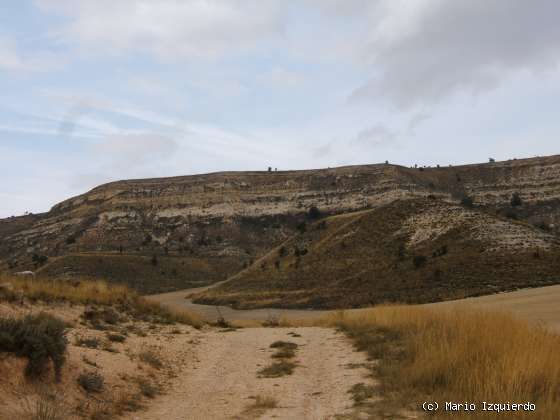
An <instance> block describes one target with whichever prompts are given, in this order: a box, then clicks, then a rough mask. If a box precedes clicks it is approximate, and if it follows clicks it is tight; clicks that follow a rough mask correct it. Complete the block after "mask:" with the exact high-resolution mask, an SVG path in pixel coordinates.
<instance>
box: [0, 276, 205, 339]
mask: <svg viewBox="0 0 560 420" xmlns="http://www.w3.org/2000/svg"><path fill="white" fill-rule="evenodd" d="M0 280H1V281H2V282H3V283H8V284H9V285H10V287H11V289H6V288H2V290H8V291H9V294H6V293H0V300H2V299H4V300H10V301H12V300H13V297H14V296H16V297H17V298H18V299H20V298H21V297H24V298H25V299H27V300H30V301H32V302H34V301H44V302H70V303H76V304H83V305H91V306H90V307H88V308H87V309H86V310H85V311H84V314H83V315H82V318H83V319H84V320H85V321H87V322H89V323H90V325H91V326H92V327H94V328H96V329H100V330H104V329H109V328H111V327H113V326H115V325H118V324H120V323H122V322H125V321H126V320H127V318H128V317H132V318H133V319H136V320H139V321H145V322H153V323H159V324H174V323H181V324H186V325H191V326H193V327H195V328H200V327H202V325H203V324H204V323H203V322H202V320H201V319H200V318H199V317H198V316H197V315H196V314H193V313H191V312H188V311H183V310H172V309H168V308H165V307H163V306H161V305H160V304H158V303H156V302H150V301H148V300H147V299H145V298H143V297H141V296H139V295H138V294H137V293H136V292H135V291H133V290H131V289H129V288H128V287H126V286H123V285H115V284H109V283H107V282H105V281H102V280H76V281H67V280H44V279H29V278H19V277H6V276H2V277H1V278H0Z"/></svg>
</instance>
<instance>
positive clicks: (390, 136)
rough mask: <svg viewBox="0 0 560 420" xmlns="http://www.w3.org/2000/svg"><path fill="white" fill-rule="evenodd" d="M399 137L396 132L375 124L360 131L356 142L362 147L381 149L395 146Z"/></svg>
mask: <svg viewBox="0 0 560 420" xmlns="http://www.w3.org/2000/svg"><path fill="white" fill-rule="evenodd" d="M397 137H398V136H397V134H396V133H395V132H393V131H391V130H390V129H388V128H387V127H385V126H384V125H381V124H375V125H373V126H371V127H368V128H366V129H364V130H362V131H360V132H359V133H358V134H357V135H356V137H355V138H354V142H355V143H358V144H362V145H364V144H365V145H369V146H375V147H381V146H388V145H391V144H393V143H394V142H395V140H396V139H397Z"/></svg>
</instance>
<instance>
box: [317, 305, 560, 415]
mask: <svg viewBox="0 0 560 420" xmlns="http://www.w3.org/2000/svg"><path fill="white" fill-rule="evenodd" d="M327 323H328V324H330V325H334V326H338V327H340V328H342V329H343V330H344V331H346V332H347V333H348V335H349V336H350V337H352V338H353V339H354V340H355V343H356V345H357V347H358V348H360V349H361V350H365V351H367V352H368V353H369V355H370V356H371V357H372V358H375V359H378V360H380V363H379V364H378V367H377V368H376V369H375V370H376V374H377V375H378V376H379V377H380V378H381V379H382V383H383V384H384V390H385V391H386V392H385V395H386V396H390V395H393V396H398V397H397V399H398V398H400V399H401V403H406V402H413V401H416V403H417V405H416V406H417V407H419V405H418V404H420V403H421V402H422V401H423V400H424V399H426V400H430V399H431V400H432V401H437V402H439V403H440V406H441V403H444V402H445V401H453V402H465V401H467V402H474V403H477V405H478V406H479V407H480V406H481V402H482V401H487V402H500V403H507V402H511V403H523V402H532V403H534V404H536V412H533V413H530V412H529V413H523V412H508V413H506V414H505V415H507V416H508V417H510V418H511V417H513V418H539V419H545V420H546V419H550V420H552V419H559V418H560V337H559V336H557V335H555V334H553V333H550V332H547V331H546V330H544V329H542V328H538V327H535V326H533V325H530V324H528V323H526V322H523V321H521V320H518V319H514V318H513V317H511V316H509V315H506V314H499V313H489V312H478V313H470V312H466V311H458V310H456V311H437V312H436V311H432V310H428V309H424V308H415V307H407V306H385V307H377V308H373V309H371V310H367V311H362V312H356V313H345V312H340V313H337V314H336V315H333V316H331V317H330V318H329V319H328V320H327ZM439 414H440V415H441V414H444V413H443V412H441V411H440V412H439ZM447 414H448V415H450V416H460V417H461V418H477V419H479V418H494V417H495V416H496V413H492V412H486V413H485V412H481V411H477V412H474V413H465V412H462V413H447ZM502 414H503V413H502Z"/></svg>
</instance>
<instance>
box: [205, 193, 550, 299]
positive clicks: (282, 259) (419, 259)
mask: <svg viewBox="0 0 560 420" xmlns="http://www.w3.org/2000/svg"><path fill="white" fill-rule="evenodd" d="M558 273H560V242H559V240H558V238H557V237H556V236H555V235H552V234H550V233H547V232H544V231H543V230H541V229H538V228H536V227H534V226H531V225H529V224H527V223H525V222H520V221H513V220H511V219H507V218H501V217H497V216H493V215H489V214H487V213H485V212H482V211H480V210H478V209H470V208H465V207H462V206H459V205H455V204H450V203H447V202H444V201H441V200H438V199H435V198H431V199H430V198H424V199H409V200H397V201H395V202H392V203H390V204H387V205H384V206H381V207H378V208H376V209H373V210H367V211H361V212H356V213H351V214H345V215H340V216H333V217H327V218H325V219H323V220H320V221H315V222H313V223H312V224H310V225H309V226H307V228H306V229H305V232H302V233H300V234H298V235H296V236H294V237H293V238H291V239H289V240H288V241H286V242H284V243H283V244H282V245H281V246H279V247H278V248H276V249H274V250H272V251H270V252H269V253H268V254H267V255H266V256H264V257H263V258H262V259H260V260H258V261H256V263H255V264H253V265H252V266H251V267H249V268H247V269H246V270H244V271H242V272H241V273H239V274H237V275H236V276H234V277H233V278H231V279H230V281H228V282H226V283H224V284H222V285H220V286H218V287H216V288H212V289H209V290H208V291H205V292H203V293H202V294H200V295H197V296H196V298H195V300H194V301H195V302H197V303H208V304H228V305H234V306H235V307H241V308H249V307H265V306H271V307H294V308H296V307H301V308H303V307H313V308H348V307H358V306H366V305H371V304H379V303H386V302H407V303H423V302H433V301H439V300H447V299H452V298H460V297H465V296H476V295H480V294H487V293H493V292H497V291H503V290H512V289H515V288H519V287H529V286H538V285H546V284H552V283H557V282H560V275H559V274H558Z"/></svg>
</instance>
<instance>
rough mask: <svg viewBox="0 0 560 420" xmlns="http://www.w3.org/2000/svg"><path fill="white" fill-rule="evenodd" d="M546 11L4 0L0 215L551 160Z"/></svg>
mask: <svg viewBox="0 0 560 420" xmlns="http://www.w3.org/2000/svg"><path fill="white" fill-rule="evenodd" d="M559 16H560V2H558V1H554V0H533V1H526V0H464V1H461V0H457V1H449V0H371V1H369V0H293V1H291V0H205V1H204V0H35V1H32V0H18V1H7V0H6V1H2V2H1V4H0V180H1V183H0V217H5V216H10V215H12V214H16V215H17V214H22V213H23V212H25V211H32V212H40V211H45V210H48V209H49V208H50V207H51V206H52V205H53V204H55V203H56V202H58V201H60V200H63V199H65V198H68V197H69V196H72V195H76V194H79V193H82V192H85V191H86V190H88V189H90V188H92V187H94V186H96V185H98V184H100V183H103V182H107V181H111V180H117V179H126V178H139V177H154V176H171V175H185V174H194V173H201V172H212V171H221V170H263V169H266V168H267V167H268V166H272V167H278V169H279V170H281V169H303V168H317V167H327V166H331V167H332V166H340V165H348V164H362V163H377V162H383V161H385V160H389V161H390V162H393V163H399V164H403V165H412V164H414V163H417V164H419V165H435V164H443V165H447V164H450V163H452V164H459V163H470V162H483V161H487V159H488V157H494V158H496V159H508V158H511V157H530V156H535V155H548V154H556V153H559V151H560V150H559V149H560V148H559V145H560V111H559V110H560V67H559V64H560V63H559V62H560V24H559V23H558V17H559Z"/></svg>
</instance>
